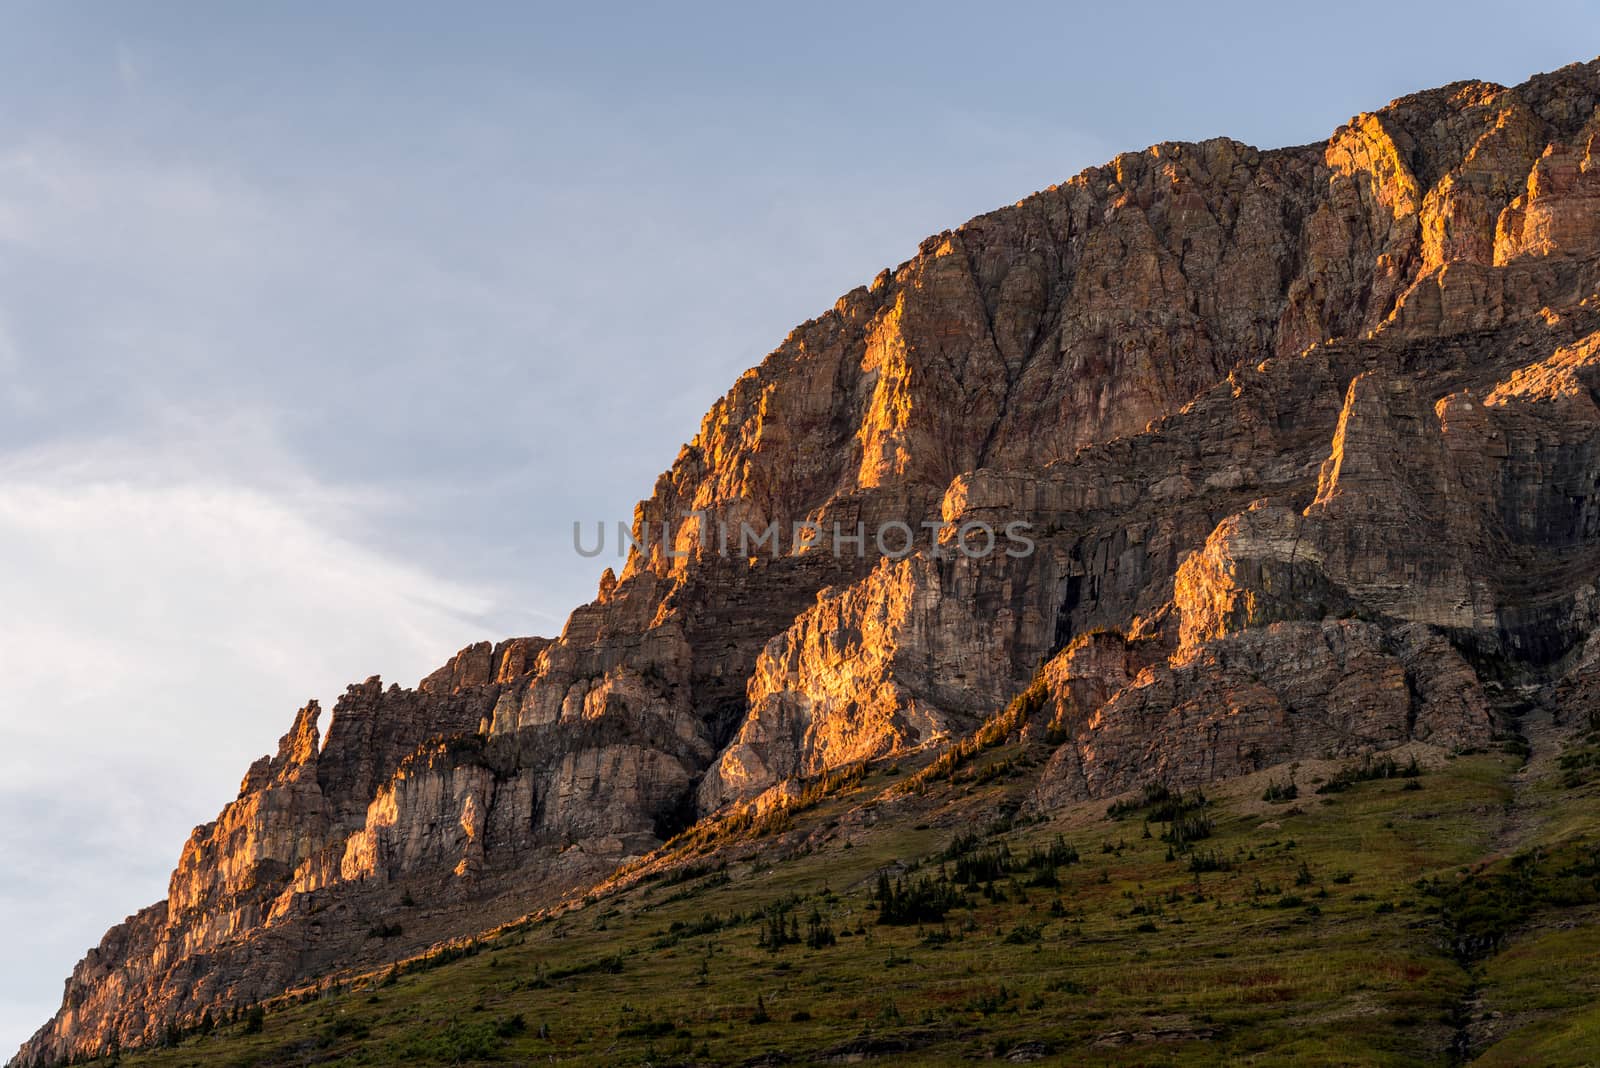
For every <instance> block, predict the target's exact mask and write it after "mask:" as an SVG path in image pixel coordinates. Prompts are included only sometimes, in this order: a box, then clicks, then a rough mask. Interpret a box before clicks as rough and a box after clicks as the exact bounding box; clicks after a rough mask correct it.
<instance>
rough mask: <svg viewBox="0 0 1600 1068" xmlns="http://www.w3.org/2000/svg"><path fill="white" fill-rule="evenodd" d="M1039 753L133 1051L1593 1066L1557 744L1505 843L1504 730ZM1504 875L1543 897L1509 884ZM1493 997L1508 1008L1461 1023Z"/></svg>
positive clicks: (686, 858)
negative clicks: (1089, 768) (1525, 821)
mask: <svg viewBox="0 0 1600 1068" xmlns="http://www.w3.org/2000/svg"><path fill="white" fill-rule="evenodd" d="M1037 757H1038V754H1037V752H1030V751H1029V750H1027V749H1025V748H1023V747H1021V746H1019V745H1016V744H1011V745H1000V746H996V747H993V748H991V749H989V750H986V751H985V752H984V753H983V754H982V757H981V759H980V760H977V761H974V762H973V764H971V765H969V768H971V769H972V771H973V774H970V775H965V776H964V777H960V778H959V779H958V781H956V782H950V781H949V780H948V779H940V778H936V779H933V780H928V779H927V778H926V777H924V778H923V783H924V785H923V786H919V789H922V791H923V792H922V793H921V794H917V793H915V792H912V791H907V790H905V789H904V788H903V786H904V784H905V782H906V781H907V780H909V779H910V778H912V777H913V774H914V773H909V772H908V773H901V772H900V771H899V769H898V768H894V769H889V770H884V769H879V770H876V771H873V772H872V773H870V774H860V775H851V776H848V777H843V778H840V779H838V780H836V783H835V785H836V787H837V789H834V790H831V791H815V792H813V794H812V795H810V796H808V798H807V804H806V807H805V810H804V811H803V812H799V813H793V814H789V815H787V816H786V817H785V818H783V819H779V820H769V821H767V822H766V823H765V824H764V825H763V826H762V827H760V828H750V827H745V828H743V829H742V830H743V833H744V837H742V838H741V837H740V835H739V833H736V832H730V833H729V834H728V835H726V836H725V837H723V838H718V837H717V836H716V835H712V834H708V833H699V834H695V835H689V836H685V838H684V839H683V840H682V841H680V842H679V843H678V844H677V846H676V847H675V853H676V855H675V856H674V857H672V858H668V859H667V860H665V861H660V862H657V863H656V864H654V865H652V866H651V868H649V869H646V870H644V871H643V872H641V873H637V874H635V875H634V876H631V877H630V878H631V879H632V880H635V881H632V882H631V883H627V884H619V885H618V886H616V887H615V888H613V889H610V890H607V891H605V892H602V893H600V894H598V895H596V896H595V897H594V898H593V899H591V900H589V901H587V902H586V903H584V904H583V905H581V907H577V908H574V909H572V910H570V911H568V912H565V913H564V914H562V915H560V916H555V917H549V918H544V919H541V920H538V921H532V922H529V923H528V924H526V925H525V926H523V927H521V928H520V929H512V930H507V931H504V932H501V933H499V934H498V935H496V936H495V937H492V938H487V939H484V940H482V941H480V942H478V943H477V944H475V945H473V946H471V947H469V948H467V949H463V950H457V951H455V954H456V959H453V960H449V961H448V962H446V963H442V964H439V965H438V966H425V965H413V966H412V967H411V969H410V970H401V969H396V970H394V971H392V972H389V973H386V974H383V975H379V976H373V977H370V978H368V979H365V980H361V981H359V982H357V983H355V984H353V985H351V986H349V987H348V988H344V989H337V990H329V991H324V992H320V993H315V994H310V993H308V994H305V995H303V996H302V997H301V998H299V999H295V1001H294V1003H292V1004H280V1005H275V1006H273V1007H272V1008H271V1009H270V1011H268V1012H267V1013H266V1014H265V1016H264V1018H260V1019H258V1020H257V1021H255V1023H254V1024H252V1023H251V1022H250V1021H249V1020H247V1019H241V1020H238V1021H236V1022H228V1023H226V1024H223V1025H219V1026H216V1027H215V1028H214V1029H213V1031H212V1032H211V1033H210V1034H206V1035H190V1036H189V1037H186V1038H185V1039H183V1040H182V1041H181V1043H179V1044H178V1045H176V1046H175V1047H172V1048H163V1049H155V1050H150V1051H147V1052H141V1053H138V1054H129V1055H125V1056H123V1057H122V1058H121V1062H122V1063H123V1064H126V1065H130V1066H131V1065H141V1066H142V1065H150V1066H172V1068H176V1066H187V1065H208V1066H209V1065H228V1066H237V1068H252V1066H260V1068H268V1066H276V1065H310V1064H319V1065H381V1064H395V1063H424V1064H440V1065H448V1064H505V1063H535V1062H537V1063H549V1062H550V1061H551V1059H552V1058H553V1059H554V1060H555V1062H556V1063H561V1064H570V1065H616V1064H654V1065H661V1064H680V1063H683V1064H688V1063H708V1064H709V1063H715V1064H750V1065H755V1064H778V1063H795V1064H806V1063H817V1062H823V1061H828V1060H847V1059H850V1058H853V1057H865V1058H869V1059H871V1060H873V1061H874V1062H875V1063H884V1064H917V1065H939V1064H958V1063H966V1062H967V1061H970V1060H972V1059H978V1058H986V1057H993V1056H1000V1057H1002V1058H1004V1057H1008V1056H1010V1057H1016V1058H1018V1059H1021V1058H1028V1057H1033V1056H1046V1055H1047V1056H1049V1057H1050V1059H1051V1060H1052V1061H1053V1062H1054V1063H1095V1064H1128V1065H1132V1064H1140V1065H1183V1064H1195V1065H1201V1064H1216V1063H1219V1062H1223V1061H1226V1062H1231V1063H1245V1064H1286V1065H1287V1064H1292V1065H1335V1064H1372V1065H1384V1064H1392V1065H1413V1064H1443V1063H1449V1062H1451V1060H1452V1058H1453V1057H1454V1058H1459V1056H1460V1055H1461V1054H1462V1052H1463V1051H1465V1052H1466V1053H1469V1054H1477V1053H1480V1052H1481V1053H1482V1055H1483V1063H1485V1064H1535V1063H1536V1064H1579V1063H1585V1058H1587V1057H1588V1056H1590V1054H1589V1051H1590V1050H1592V1049H1595V1048H1600V1010H1596V1009H1595V1008H1594V1006H1595V1004H1596V998H1597V995H1600V966H1597V965H1596V963H1595V962H1596V960H1597V959H1600V934H1597V933H1596V932H1597V929H1596V928H1595V927H1594V926H1591V923H1592V920H1593V917H1594V913H1595V911H1596V910H1595V908H1594V907H1592V906H1591V905H1590V904H1587V903H1585V900H1584V894H1585V891H1584V890H1583V889H1582V886H1584V885H1588V886H1590V888H1591V889H1593V888H1595V887H1600V878H1591V877H1589V876H1584V875H1574V874H1572V872H1573V871H1575V870H1587V869H1582V868H1581V865H1582V863H1583V858H1584V857H1586V856H1587V855H1588V854H1587V853H1585V852H1584V851H1585V850H1586V849H1588V848H1589V847H1588V846H1587V845H1586V844H1585V843H1587V842H1593V841H1594V840H1595V832H1596V829H1597V828H1596V824H1597V823H1600V820H1597V818H1596V817H1597V812H1600V806H1597V805H1596V804H1595V803H1594V802H1595V799H1594V797H1593V794H1592V790H1593V786H1592V784H1588V783H1586V782H1580V783H1578V784H1576V785H1573V784H1571V783H1570V782H1564V781H1563V780H1561V779H1560V777H1559V775H1560V769H1559V768H1558V767H1557V765H1556V764H1555V763H1554V762H1552V763H1551V764H1550V772H1549V774H1548V776H1546V777H1545V778H1542V779H1540V780H1538V781H1537V782H1536V783H1534V784H1533V785H1532V786H1531V787H1527V789H1531V790H1533V791H1534V792H1535V794H1536V795H1537V796H1538V797H1539V798H1542V799H1543V802H1544V803H1546V804H1547V808H1546V809H1544V810H1542V811H1545V812H1546V813H1547V815H1548V818H1546V819H1544V820H1543V821H1542V822H1541V823H1540V828H1541V829H1540V830H1539V832H1538V833H1539V834H1541V835H1544V836H1545V837H1544V838H1541V839H1540V840H1539V841H1538V842H1537V843H1535V844H1534V845H1533V846H1531V847H1526V846H1525V847H1523V848H1522V849H1521V850H1520V851H1519V852H1518V853H1517V854H1516V855H1508V856H1503V855H1500V854H1501V850H1500V846H1501V845H1502V844H1503V843H1502V839H1503V837H1504V830H1503V826H1502V824H1503V814H1504V813H1505V812H1506V809H1507V806H1508V804H1509V803H1510V802H1511V800H1512V796H1513V786H1512V777H1513V775H1514V773H1516V772H1517V769H1518V768H1519V766H1520V765H1521V762H1522V760H1521V756H1520V755H1519V754H1517V753H1515V752H1502V751H1498V750H1496V751H1491V752H1485V753H1477V754H1472V755H1461V756H1456V757H1451V758H1449V759H1444V758H1442V757H1437V758H1435V759H1432V760H1425V761H1424V765H1423V771H1422V774H1420V775H1419V776H1417V777H1414V778H1406V777H1393V778H1378V779H1367V780H1360V779H1359V778H1357V781H1351V782H1349V783H1348V784H1347V785H1345V786H1344V788H1342V789H1340V790H1338V791H1337V792H1334V793H1327V794H1320V795H1319V794H1317V793H1316V792H1315V788H1316V780H1317V779H1321V780H1322V781H1323V782H1329V781H1337V780H1338V778H1339V776H1338V774H1337V773H1338V771H1339V770H1341V769H1340V768H1339V766H1337V765H1329V766H1328V767H1327V768H1325V769H1320V770H1321V774H1318V775H1310V773H1309V772H1307V771H1306V770H1304V769H1302V770H1301V772H1300V774H1301V776H1302V782H1301V784H1300V787H1301V788H1300V790H1299V793H1298V796H1297V797H1296V798H1295V799H1293V800H1287V801H1280V802H1278V803H1271V802H1267V801H1264V800H1263V794H1264V791H1266V790H1267V789H1268V788H1269V786H1270V785H1271V784H1272V783H1273V782H1278V783H1280V784H1281V783H1282V782H1283V780H1284V773H1283V769H1277V770H1276V771H1275V772H1268V773H1263V774H1261V775H1257V776H1252V777H1250V778H1248V779H1244V780H1238V781H1236V782H1234V783H1229V784H1219V785H1218V786H1217V787H1214V788H1212V787H1208V788H1207V793H1208V794H1209V796H1207V797H1206V798H1205V799H1204V802H1203V803H1201V799H1200V798H1199V797H1198V796H1195V795H1188V796H1187V797H1186V798H1184V799H1183V801H1181V802H1180V803H1178V804H1176V805H1174V804H1171V803H1166V804H1163V803H1161V802H1152V803H1150V804H1145V803H1143V802H1144V799H1142V798H1138V797H1136V798H1132V799H1128V800H1127V801H1126V802H1125V803H1124V804H1122V805H1119V806H1118V811H1119V813H1120V814H1119V815H1118V816H1117V817H1116V818H1113V817H1111V816H1109V815H1108V814H1107V804H1106V803H1105V802H1103V801H1102V802H1097V803H1094V804H1088V803H1085V804H1080V805H1076V806H1072V807H1071V808H1068V809H1066V810H1063V811H1062V812H1060V813H1057V814H1054V815H1053V816H1052V818H1050V819H1047V820H1041V821H1035V822H1028V821H1025V820H1015V819H1012V818H1008V817H1007V816H1006V813H1008V812H1011V811H1013V810H1014V809H1015V807H1016V805H1017V803H1018V802H1019V801H1020V800H1021V799H1022V797H1023V796H1024V795H1025V794H1026V792H1027V791H1028V789H1029V788H1030V787H1031V785H1032V782H1033V780H1034V776H1035V775H1036V774H1037ZM1352 763H1353V762H1346V765H1349V764H1352ZM984 768H999V769H1000V770H999V771H997V772H992V773H988V774H986V773H985V771H984ZM1524 774H1526V773H1524ZM1347 777H1348V776H1347ZM895 786H899V787H901V788H900V789H887V788H889V787H895ZM1280 792H1281V791H1280ZM1574 797H1575V798H1577V802H1576V803H1573V800H1572V799H1573V798H1574ZM1153 817H1163V818H1153ZM752 834H754V835H755V837H754V838H752V837H751V835H752ZM735 841H737V842H739V843H742V847H741V848H738V849H735V848H732V846H731V845H730V843H732V842H735ZM1519 857H1520V859H1519ZM728 858H731V859H728ZM1530 858H1531V859H1530ZM722 860H727V863H725V864H724V863H722ZM1574 865H1578V868H1574V867H1573V866H1574ZM1597 874H1600V873H1597ZM1502 876H1503V877H1504V878H1505V879H1512V878H1514V879H1516V880H1521V882H1518V883H1516V884H1515V885H1516V886H1519V887H1523V888H1524V889H1526V888H1527V887H1528V886H1533V887H1534V888H1535V889H1534V891H1532V893H1533V899H1532V900H1530V901H1527V902H1520V903H1515V902H1514V903H1512V904H1507V903H1506V900H1505V893H1504V891H1505V889H1506V887H1507V886H1510V885H1512V884H1510V883H1506V882H1504V879H1501V877H1502ZM1497 879H1501V881H1498V882H1497V881H1495V880H1497ZM1585 879H1588V880H1589V881H1588V883H1585V882H1584V880H1585ZM1529 880H1532V882H1529ZM1580 884H1581V885H1580ZM1496 909H1502V910H1503V911H1504V913H1505V914H1504V915H1501V914H1500V913H1498V912H1496V911H1494V910H1496ZM941 913H942V915H941ZM885 920H890V921H894V922H881V921H885ZM1464 931H1465V932H1470V933H1471V934H1472V936H1473V937H1472V938H1467V937H1466V936H1464V935H1463V933H1462V932H1464ZM1479 934H1482V936H1483V937H1482V938H1477V936H1478V935H1479ZM1474 939H1477V940H1476V941H1474ZM1465 942H1471V943H1472V947H1469V948H1468V949H1467V950H1463V948H1462V947H1463V944H1464V943H1465ZM1492 1013H1499V1014H1500V1016H1499V1017H1491V1016H1490V1014H1492ZM1480 1016H1482V1017H1484V1018H1485V1019H1491V1018H1492V1019H1493V1020H1495V1021H1497V1022H1496V1023H1495V1024H1494V1025H1493V1026H1490V1027H1489V1028H1488V1030H1486V1031H1485V1030H1483V1029H1480V1030H1479V1031H1477V1032H1474V1030H1473V1025H1472V1021H1473V1020H1474V1019H1476V1018H1478V1017H1480ZM1475 1033H1476V1034H1478V1035H1479V1036H1480V1042H1481V1043H1487V1045H1484V1046H1483V1047H1482V1048H1481V1049H1480V1048H1475V1047H1474V1046H1473V1041H1474V1037H1473V1036H1474V1034H1475ZM1484 1036H1486V1037H1484ZM102 1063H104V1062H102Z"/></svg>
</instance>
